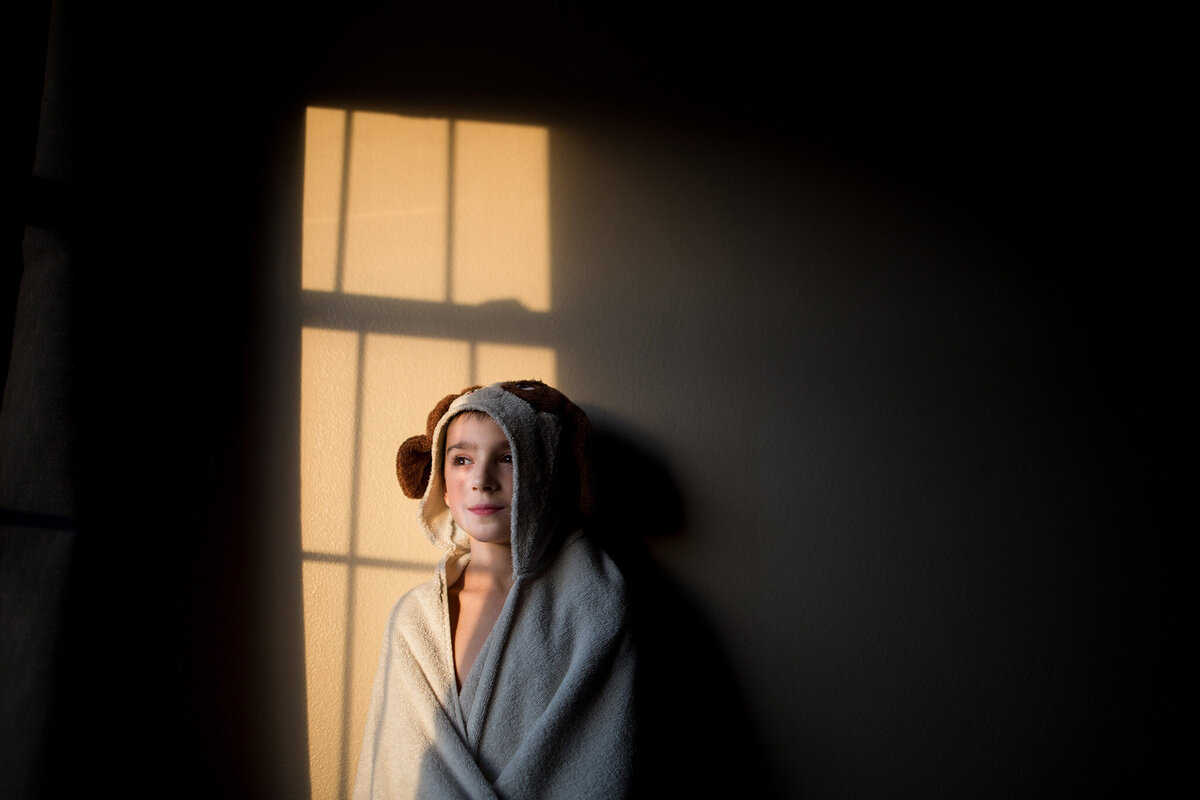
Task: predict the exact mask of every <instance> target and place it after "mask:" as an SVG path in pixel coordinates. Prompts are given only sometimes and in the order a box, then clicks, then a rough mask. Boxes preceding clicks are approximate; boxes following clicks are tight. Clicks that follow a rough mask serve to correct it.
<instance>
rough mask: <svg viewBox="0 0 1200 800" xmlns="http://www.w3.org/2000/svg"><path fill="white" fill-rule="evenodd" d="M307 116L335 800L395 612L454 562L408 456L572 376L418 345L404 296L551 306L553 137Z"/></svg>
mask: <svg viewBox="0 0 1200 800" xmlns="http://www.w3.org/2000/svg"><path fill="white" fill-rule="evenodd" d="M306 124H307V128H306V145H305V177H304V227H303V230H304V240H303V248H302V252H303V257H302V280H301V283H302V287H303V289H304V290H305V294H306V296H307V297H308V298H309V299H312V300H314V302H318V303H319V304H320V305H321V308H323V309H325V310H326V311H327V312H328V314H329V317H328V318H326V321H324V322H322V323H321V324H322V325H325V324H333V325H335V326H336V327H337V329H336V330H333V329H329V328H324V327H317V326H316V325H312V324H309V325H308V326H306V327H305V328H304V329H303V331H302V339H301V346H302V356H301V409H300V416H301V432H300V487H301V491H300V497H301V500H300V503H301V545H302V549H303V557H304V564H303V578H304V615H305V652H306V674H307V679H308V704H309V714H308V720H309V757H310V770H311V776H312V792H313V795H312V796H313V798H320V800H327V799H328V800H334V799H335V798H346V797H348V796H349V791H350V787H351V786H352V784H353V779H354V771H355V768H356V764H357V760H358V753H359V749H360V743H361V737H362V733H363V725H364V724H365V719H366V712H367V704H368V701H369V697H370V691H371V684H372V681H373V678H374V672H375V666H376V662H377V659H378V655H379V644H380V641H381V639H382V636H383V633H384V628H385V625H386V623H387V618H388V613H389V611H390V610H391V608H392V606H393V604H394V603H395V602H396V600H397V599H398V598H399V597H400V595H402V594H403V593H404V592H406V591H407V590H408V589H410V588H411V587H413V586H415V585H417V584H419V583H421V582H423V581H425V580H428V579H429V578H430V576H431V575H432V572H433V568H434V566H435V565H436V562H437V559H438V558H439V556H440V553H439V552H438V551H437V550H436V549H435V548H434V547H433V546H432V545H431V544H430V543H429V542H428V540H427V539H426V538H425V535H424V533H423V532H422V531H421V530H420V528H419V526H418V524H417V521H416V513H417V503H416V501H413V500H408V499H406V498H404V497H403V494H402V493H401V491H400V487H399V485H398V484H397V481H396V477H395V455H396V449H397V448H398V447H399V445H400V443H401V442H402V441H403V440H404V439H405V438H407V437H408V436H411V435H413V434H416V433H422V432H423V431H424V426H425V419H426V414H427V413H428V412H429V409H430V408H432V407H433V405H434V404H435V403H436V402H437V401H438V400H439V399H441V397H442V396H444V395H445V394H447V393H449V392H454V391H458V390H460V389H462V388H464V387H466V386H469V385H472V384H476V383H491V382H493V381H498V380H519V379H524V378H538V379H541V380H544V381H547V382H549V383H555V382H556V380H557V363H556V362H557V359H556V354H555V351H554V349H553V348H551V347H546V346H544V345H542V344H529V343H523V342H504V341H470V340H468V339H466V338H464V337H462V336H453V337H451V338H430V337H423V336H408V335H400V334H398V333H396V331H397V330H398V329H402V328H403V326H404V316H405V309H411V308H412V307H413V306H412V305H411V304H409V305H405V304H404V303H401V302H398V301H423V302H425V303H441V304H444V306H445V309H446V310H447V311H454V312H456V313H458V312H461V310H462V309H463V308H469V307H473V306H478V305H481V304H484V303H488V302H492V301H502V302H503V301H513V300H515V301H517V303H519V304H520V306H521V307H522V308H521V309H517V310H515V311H514V310H513V309H512V308H506V309H505V310H504V311H503V313H505V314H513V313H516V314H523V313H530V314H533V315H537V314H544V312H546V311H548V310H549V308H550V297H551V296H550V248H549V196H548V186H549V180H548V176H549V167H548V164H547V157H548V139H549V134H548V132H547V131H546V129H545V128H537V127H531V126H517V125H497V124H493V123H474V122H461V121H454V120H447V119H420V118H413V117H403V116H398V115H394V114H378V113H364V112H352V111H345V110H339V109H321V108H312V109H309V110H308V115H307V123H306ZM363 297H371V298H376V299H383V300H389V299H390V301H393V302H394V307H395V314H394V316H393V317H392V318H387V316H388V315H387V309H388V306H387V305H386V303H385V304H384V305H380V304H378V303H374V304H373V305H371V308H372V309H373V311H372V313H373V314H375V315H376V316H373V317H371V319H360V318H358V317H356V314H357V313H358V312H357V311H356V310H355V309H356V308H360V307H361V306H356V305H354V302H352V301H355V298H359V299H361V298H363ZM421 308H427V307H426V306H421ZM380 309H383V310H384V312H383V317H384V318H385V323H384V324H385V326H386V328H387V330H386V331H384V330H379V329H378V326H379V324H380V323H379V319H380V316H379V313H380V311H379V310H380ZM522 309H523V310H522ZM479 313H482V314H486V313H491V311H490V310H487V309H480V310H479ZM496 313H501V312H496ZM328 319H334V320H336V321H335V322H332V323H330V322H328ZM484 319H485V320H486V319H487V318H486V317H484ZM372 326H376V327H372ZM482 327H483V328H485V329H486V328H487V325H486V324H484V325H483V326H482Z"/></svg>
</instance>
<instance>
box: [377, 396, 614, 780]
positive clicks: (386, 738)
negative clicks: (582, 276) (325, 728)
mask: <svg viewBox="0 0 1200 800" xmlns="http://www.w3.org/2000/svg"><path fill="white" fill-rule="evenodd" d="M449 400H451V398H447V401H449ZM447 401H443V403H442V404H439V407H438V408H435V409H434V412H433V413H431V415H430V420H429V426H430V428H431V430H430V431H429V432H428V433H427V434H426V435H425V436H423V437H413V438H412V439H410V440H409V441H407V442H405V444H404V445H403V446H402V447H401V450H400V453H399V455H398V457H397V469H398V472H399V474H400V480H401V484H402V485H403V486H404V488H405V492H406V493H407V494H410V495H413V494H417V493H418V492H421V496H422V499H421V504H420V511H419V516H420V520H421V525H422V527H423V528H424V530H425V532H426V534H427V535H428V536H429V538H430V540H431V541H432V542H433V544H434V545H435V546H437V547H438V548H439V549H441V551H442V552H443V555H442V558H441V561H440V562H439V563H438V566H437V569H436V571H435V573H434V576H433V578H432V579H431V580H430V581H428V582H426V583H424V584H422V585H421V586H418V587H416V588H415V589H413V590H412V591H410V592H409V593H408V594H406V595H404V596H403V597H402V598H400V601H399V602H398V603H397V604H396V606H395V608H394V609H393V611H392V614H391V617H390V620H389V623H388V629H387V632H386V634H385V636H384V642H383V649H382V653H381V655H380V662H379V669H378V672H377V673H376V677H375V684H374V688H373V691H372V696H371V707H370V711H369V713H368V717H367V725H366V730H365V732H364V735H363V745H362V753H361V756H360V758H359V764H358V775H357V781H356V784H355V789H354V798H355V800H368V799H369V800H382V799H383V798H416V797H420V798H563V799H564V800H565V799H566V798H570V799H571V800H576V799H579V798H616V797H624V796H626V795H627V794H628V792H629V786H630V778H631V768H632V753H631V752H630V751H631V746H632V745H631V743H632V738H633V737H632V731H633V683H634V658H633V651H632V648H631V646H630V643H629V631H628V627H629V626H628V624H627V608H626V595H625V586H624V583H623V581H622V578H621V575H620V573H619V572H618V570H617V568H616V567H615V565H614V564H613V563H612V561H611V560H610V559H609V558H608V557H607V556H606V555H605V554H604V553H603V552H602V551H601V550H599V549H598V548H597V547H596V546H595V545H594V544H593V543H592V542H591V540H590V539H588V538H587V537H585V536H583V535H582V534H581V533H580V532H579V531H578V530H577V529H576V526H577V525H578V523H579V520H580V518H581V514H582V512H586V510H587V508H588V505H589V502H590V501H589V494H588V492H587V467H586V457H585V446H586V436H587V419H586V417H585V416H584V415H583V413H582V412H581V411H579V410H578V408H576V407H575V406H574V405H573V404H572V403H570V401H568V400H567V399H566V398H565V397H563V396H562V395H561V394H559V393H558V392H557V391H556V390H554V389H551V388H550V387H548V386H545V385H544V384H541V383H538V382H536V381H525V382H516V383H506V384H494V385H492V386H487V387H483V388H476V389H474V390H469V391H468V392H467V393H465V394H463V395H460V396H459V397H457V398H454V399H453V400H452V402H449V406H448V407H445V405H446V402H447ZM463 411H482V412H483V413H485V414H487V415H488V416H489V417H491V418H492V419H493V420H494V421H495V422H496V424H497V425H499V427H500V429H501V430H502V431H503V432H504V434H505V436H507V437H508V440H509V444H510V445H511V447H512V453H513V500H512V508H511V518H512V534H511V543H512V550H513V585H512V588H511V589H510V590H509V593H508V597H507V599H506V601H505V604H504V607H503V610H502V611H501V613H500V617H499V619H498V620H497V621H496V624H495V626H494V627H493V628H492V631H491V633H490V634H489V635H488V638H487V640H486V641H485V643H484V645H483V648H482V650H481V651H480V653H479V655H478V657H477V658H476V660H475V663H474V665H473V666H472V668H471V671H470V673H469V674H468V675H467V676H466V678H465V679H464V681H463V686H462V689H461V690H458V689H457V682H456V679H455V670H454V651H453V647H452V644H451V635H450V616H449V605H448V599H447V590H448V588H449V587H450V586H452V585H453V584H454V582H455V581H456V580H457V579H458V577H459V576H460V575H461V574H462V571H463V569H464V568H465V567H466V565H467V564H468V563H469V561H470V539H469V537H467V536H466V534H465V533H464V532H463V531H462V530H461V529H459V528H458V527H457V526H456V525H455V524H454V520H453V519H452V518H451V515H450V511H449V509H448V508H447V507H446V504H445V502H444V500H443V494H444V491H445V488H444V482H443V479H442V474H441V472H442V464H443V461H444V457H445V456H444V453H445V433H446V426H447V424H448V423H449V421H450V419H451V418H452V417H454V416H455V415H456V414H458V413H460V412H463Z"/></svg>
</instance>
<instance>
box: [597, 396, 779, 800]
mask: <svg viewBox="0 0 1200 800" xmlns="http://www.w3.org/2000/svg"><path fill="white" fill-rule="evenodd" d="M596 416H600V415H596ZM596 416H593V417H592V419H593V430H592V440H591V462H592V470H593V472H592V477H593V484H594V491H595V498H596V510H595V514H594V516H593V518H592V519H591V520H590V521H589V526H588V527H589V533H590V534H591V535H592V536H593V537H594V538H595V539H596V541H597V542H599V544H600V545H601V546H602V547H603V548H604V549H605V550H606V551H607V552H608V553H609V555H610V556H612V558H613V560H614V561H616V562H617V564H618V565H619V566H620V567H621V570H622V572H623V573H624V575H625V578H626V581H627V583H628V587H629V594H630V597H629V603H630V610H631V619H632V623H633V637H634V643H635V645H636V647H637V649H638V677H637V684H636V691H637V712H638V725H637V733H636V737H637V741H636V743H635V746H636V750H635V752H636V756H635V773H634V793H633V794H634V796H635V797H651V796H676V797H686V796H692V795H693V793H695V795H696V796H710V797H711V796H716V797H721V796H742V797H758V798H764V797H765V798H771V797H776V796H778V791H777V789H776V783H775V781H774V780H773V779H772V776H771V774H770V773H769V771H768V769H767V765H766V758H765V757H764V753H763V748H762V746H761V741H760V738H759V735H758V731H757V730H756V727H755V725H754V723H753V720H752V719H751V715H750V713H749V711H748V708H747V705H746V702H745V697H744V694H743V692H742V689H741V686H740V683H739V681H738V679H737V676H736V675H735V674H734V671H733V669H732V666H731V664H730V662H729V659H728V657H727V656H726V654H725V651H724V648H723V646H722V644H721V642H720V641H719V639H718V637H717V635H716V633H715V631H714V630H713V629H712V626H711V624H710V623H709V621H708V620H707V619H706V618H705V616H704V612H703V611H702V610H701V608H700V606H699V605H698V604H697V603H696V602H695V601H694V600H693V599H692V598H691V597H689V595H688V593H687V592H686V591H685V590H684V589H683V588H682V587H680V586H679V585H678V584H677V583H676V582H675V581H674V580H673V579H672V578H671V577H670V576H669V575H668V574H667V572H666V571H665V570H664V569H663V568H662V567H661V566H659V564H658V563H657V562H656V561H655V560H654V558H653V557H652V556H651V554H650V552H649V549H648V547H647V542H648V541H649V540H651V539H659V540H661V539H665V538H670V537H678V536H683V535H686V520H685V518H684V506H683V500H682V496H681V494H680V491H679V487H678V486H677V485H676V484H675V482H674V480H673V479H672V477H671V475H670V473H669V471H668V469H667V468H666V467H665V465H663V464H662V463H661V462H660V461H659V460H658V459H656V458H655V457H654V456H652V455H650V454H649V453H647V452H646V451H645V450H643V449H642V448H640V447H639V446H638V445H636V444H634V443H633V442H632V441H631V440H630V439H629V437H628V436H626V435H623V434H622V433H621V432H620V431H619V430H618V429H617V426H616V425H613V424H605V423H604V422H603V421H598V420H597V419H596Z"/></svg>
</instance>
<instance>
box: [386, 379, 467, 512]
mask: <svg viewBox="0 0 1200 800" xmlns="http://www.w3.org/2000/svg"><path fill="white" fill-rule="evenodd" d="M478 388H480V387H478V386H469V387H467V388H466V389H463V390H462V391H461V392H459V393H457V394H448V395H446V396H445V397H443V398H442V399H441V400H439V401H438V404H437V405H436V406H434V407H433V410H432V411H430V412H429V417H428V418H427V419H426V420H425V433H423V434H421V435H420V436H410V437H408V438H407V439H405V440H404V444H402V445H400V449H399V450H398V451H397V452H396V479H397V480H399V481H400V488H401V489H403V490H404V496H405V497H407V498H409V499H411V500H420V499H421V498H422V497H424V496H425V489H426V488H428V486H429V475H430V472H431V471H432V469H433V455H432V450H433V430H434V428H436V427H437V424H438V420H440V419H441V418H442V416H443V415H445V413H446V411H447V410H449V408H450V404H451V403H453V402H454V401H455V400H456V399H458V398H459V397H462V396H463V395H464V394H466V393H467V392H473V391H475V390H476V389H478Z"/></svg>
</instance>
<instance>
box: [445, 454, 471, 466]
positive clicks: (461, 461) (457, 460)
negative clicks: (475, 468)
mask: <svg viewBox="0 0 1200 800" xmlns="http://www.w3.org/2000/svg"><path fill="white" fill-rule="evenodd" d="M450 463H451V464H453V465H454V466H456V467H463V466H466V465H467V464H469V463H470V461H468V460H467V457H466V456H454V457H453V458H452V459H450Z"/></svg>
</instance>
